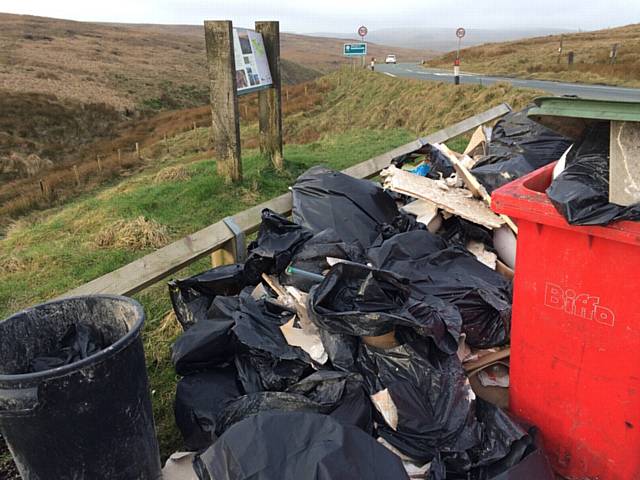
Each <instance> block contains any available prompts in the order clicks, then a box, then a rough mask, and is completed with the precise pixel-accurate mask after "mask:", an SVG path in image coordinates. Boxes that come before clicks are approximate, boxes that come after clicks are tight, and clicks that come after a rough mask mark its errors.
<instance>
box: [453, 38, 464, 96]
mask: <svg viewBox="0 0 640 480" xmlns="http://www.w3.org/2000/svg"><path fill="white" fill-rule="evenodd" d="M465 34H466V31H465V29H464V28H462V27H460V28H458V29H457V30H456V37H458V50H457V51H456V60H455V62H453V83H454V84H455V85H460V42H462V37H464V36H465Z"/></svg>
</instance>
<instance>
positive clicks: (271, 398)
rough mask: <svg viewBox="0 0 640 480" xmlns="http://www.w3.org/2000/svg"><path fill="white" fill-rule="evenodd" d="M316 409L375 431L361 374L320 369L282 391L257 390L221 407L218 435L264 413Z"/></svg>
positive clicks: (366, 430) (346, 422)
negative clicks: (250, 417)
mask: <svg viewBox="0 0 640 480" xmlns="http://www.w3.org/2000/svg"><path fill="white" fill-rule="evenodd" d="M271 411H282V412H298V411H302V412H315V413H323V414H327V415H331V416H332V417H333V418H335V419H336V420H338V421H339V422H341V423H343V424H346V425H354V426H357V427H359V428H361V429H362V430H364V431H365V432H367V433H369V434H371V433H372V432H373V412H372V405H371V402H370V400H369V397H368V395H367V391H366V389H365V386H364V382H363V380H362V377H361V376H360V374H357V373H355V374H354V373H342V372H333V371H330V370H320V371H318V372H315V373H313V374H311V375H309V376H308V377H306V378H304V379H302V380H300V381H299V382H298V383H296V384H294V385H291V386H290V387H288V388H287V389H286V390H285V391H282V392H254V393H249V394H247V395H244V396H241V397H238V398H237V399H235V400H234V401H232V402H228V403H227V404H226V405H225V407H224V409H221V410H219V412H218V414H217V416H216V420H215V424H216V434H217V435H222V434H223V433H224V432H225V431H226V430H227V429H228V428H230V427H231V426H232V425H234V424H236V423H238V422H240V421H242V420H244V419H245V418H247V417H249V416H252V415H257V414H259V413H262V412H271Z"/></svg>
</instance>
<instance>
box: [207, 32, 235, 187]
mask: <svg viewBox="0 0 640 480" xmlns="http://www.w3.org/2000/svg"><path fill="white" fill-rule="evenodd" d="M204 38H205V43H206V47H207V64H208V70H209V88H210V101H211V126H212V133H213V143H214V145H213V147H214V151H215V152H216V157H217V162H218V174H219V175H221V176H222V177H224V179H225V181H234V182H236V181H240V180H242V159H241V156H240V118H239V115H238V93H237V91H236V75H235V72H236V67H235V57H234V50H233V25H232V23H231V22H230V21H228V20H224V21H209V20H206V21H205V22H204Z"/></svg>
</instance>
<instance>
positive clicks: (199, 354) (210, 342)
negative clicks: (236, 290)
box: [171, 296, 240, 375]
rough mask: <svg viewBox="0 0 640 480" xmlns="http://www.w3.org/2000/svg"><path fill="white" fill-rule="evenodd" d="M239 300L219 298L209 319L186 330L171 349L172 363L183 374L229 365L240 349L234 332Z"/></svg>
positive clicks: (214, 301) (212, 305)
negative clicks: (235, 313) (235, 314)
mask: <svg viewBox="0 0 640 480" xmlns="http://www.w3.org/2000/svg"><path fill="white" fill-rule="evenodd" d="M239 305H240V303H239V298H238V297H222V296H218V297H216V298H215V299H214V300H213V302H212V304H211V305H210V307H209V309H208V311H207V314H206V317H205V318H203V319H201V320H200V321H199V322H197V323H196V324H195V325H193V326H192V327H191V328H189V329H188V330H187V331H185V332H184V333H183V334H182V335H181V336H180V337H178V339H177V340H176V342H175V343H174V344H173V346H172V347H171V361H172V362H173V364H174V366H175V368H176V372H177V373H178V374H180V375H188V374H190V373H194V372H198V371H203V370H206V369H208V368H212V367H216V366H219V365H222V364H225V363H229V362H230V361H231V360H232V359H233V355H234V354H235V352H236V349H237V347H238V346H237V342H236V339H235V336H234V335H233V334H232V332H231V329H232V328H233V326H234V325H235V321H234V319H233V314H234V312H235V311H236V310H237V309H238V308H239Z"/></svg>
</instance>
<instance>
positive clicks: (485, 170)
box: [471, 108, 571, 193]
mask: <svg viewBox="0 0 640 480" xmlns="http://www.w3.org/2000/svg"><path fill="white" fill-rule="evenodd" d="M528 110H529V109H528V108H527V109H524V110H521V111H519V112H512V113H508V114H507V115H505V116H504V117H503V118H501V119H500V120H499V121H498V123H496V126H495V128H494V129H493V133H492V136H491V141H490V142H489V145H488V155H486V156H483V157H481V158H480V159H479V160H478V162H477V163H476V165H475V166H474V167H473V168H472V169H471V173H473V175H474V176H475V177H476V179H477V180H478V181H479V182H480V183H481V184H482V185H483V186H484V187H485V188H486V189H487V191H488V192H489V193H491V192H493V191H494V190H495V189H496V188H498V187H501V186H502V185H506V184H507V183H509V182H512V181H513V180H515V179H517V178H520V177H522V176H524V175H526V174H528V173H531V172H533V171H534V170H537V169H538V168H540V167H543V166H545V165H548V164H549V163H551V162H555V161H556V160H558V159H559V158H560V157H561V156H562V154H563V153H564V152H565V151H566V150H567V149H568V148H569V146H570V145H571V140H569V139H568V138H566V137H563V136H562V135H560V134H558V133H556V132H554V131H553V130H550V129H548V128H547V127H545V126H543V125H541V124H539V123H536V122H534V121H533V120H531V119H530V118H529V117H527V112H528Z"/></svg>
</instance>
